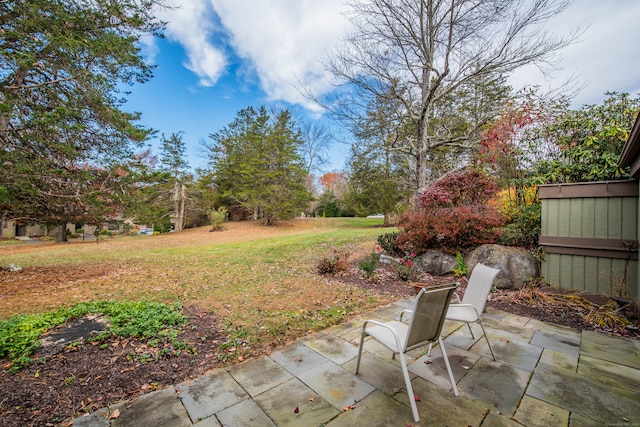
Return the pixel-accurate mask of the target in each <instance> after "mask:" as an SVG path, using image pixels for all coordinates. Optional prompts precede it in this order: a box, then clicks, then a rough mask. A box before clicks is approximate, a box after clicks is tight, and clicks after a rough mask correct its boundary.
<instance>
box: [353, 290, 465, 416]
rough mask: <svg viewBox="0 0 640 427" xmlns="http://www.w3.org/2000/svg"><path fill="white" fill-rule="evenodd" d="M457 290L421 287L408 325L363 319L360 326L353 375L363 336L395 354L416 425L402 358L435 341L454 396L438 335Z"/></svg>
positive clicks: (416, 409)
mask: <svg viewBox="0 0 640 427" xmlns="http://www.w3.org/2000/svg"><path fill="white" fill-rule="evenodd" d="M457 287H458V284H457V283H454V284H450V285H444V286H439V287H435V288H423V289H422V290H421V291H420V293H419V294H418V295H417V296H416V298H415V300H414V303H413V307H412V310H411V312H412V317H411V319H410V320H409V323H403V322H400V321H395V320H394V321H391V322H379V321H376V320H367V321H365V322H364V324H363V325H362V332H361V334H360V347H359V349H358V360H357V362H356V369H355V373H356V374H358V372H359V370H360V359H361V357H362V348H363V346H364V339H365V337H366V336H367V335H368V336H370V337H371V338H373V339H375V340H376V341H378V342H380V343H381V344H382V345H384V346H385V347H387V348H388V349H389V350H391V352H392V353H393V354H392V357H393V358H395V355H396V354H399V355H400V366H401V368H402V375H403V377H404V382H405V384H406V387H407V394H408V395H409V404H410V405H411V411H412V413H413V419H414V421H415V422H418V421H419V420H420V417H419V416H418V408H417V407H416V402H415V397H414V394H413V388H412V387H411V379H410V378H409V371H408V370H407V362H406V360H405V356H404V354H405V353H406V352H407V351H408V350H411V349H413V348H416V347H419V346H422V345H426V344H431V343H433V342H436V341H437V342H438V343H439V344H440V348H441V349H442V357H443V359H444V363H445V365H446V367H447V371H448V373H449V379H450V380H451V387H452V388H453V394H454V395H456V396H457V395H458V388H457V387H456V381H455V379H454V377H453V372H452V371H451V365H450V364H449V359H448V357H447V352H446V350H445V348H444V344H443V342H442V337H441V336H440V333H441V331H442V325H443V324H444V320H445V314H446V313H447V308H448V307H449V302H450V300H451V296H452V294H453V292H454V291H455V289H456V288H457Z"/></svg>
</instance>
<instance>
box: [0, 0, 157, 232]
mask: <svg viewBox="0 0 640 427" xmlns="http://www.w3.org/2000/svg"><path fill="white" fill-rule="evenodd" d="M157 3H158V2H157V1H156V0H95V1H92V0H9V1H2V2H0V32H1V33H0V164H2V165H3V166H2V169H1V170H0V188H2V190H3V194H4V196H3V199H2V200H0V203H2V202H4V203H3V205H2V208H3V209H4V210H5V211H7V210H9V211H10V214H11V215H12V216H13V217H23V218H28V219H30V220H33V219H35V218H43V217H47V216H49V217H50V218H55V219H56V221H58V222H59V223H64V222H66V221H68V220H72V218H73V216H74V215H75V213H74V214H69V213H68V212H65V209H63V208H64V207H65V206H69V205H73V204H75V205H76V207H77V209H75V211H76V212H82V211H84V210H86V208H87V206H88V205H89V204H91V203H93V202H95V200H97V197H96V195H97V194H100V193H101V192H102V193H104V191H109V192H113V191H114V190H115V189H117V187H118V186H117V185H116V186H110V187H109V188H104V187H103V186H101V185H97V182H96V178H95V177H96V175H106V176H107V178H108V177H113V176H114V172H113V171H114V170H117V171H118V173H123V172H124V171H125V169H126V168H124V167H120V168H116V169H114V167H115V166H114V165H115V164H117V163H123V164H125V163H126V162H127V159H128V158H130V156H131V151H132V149H133V147H134V146H135V144H136V143H140V142H142V141H144V140H145V139H146V138H147V136H148V134H149V130H148V129H145V128H143V127H141V126H140V125H138V124H136V122H137V120H138V119H139V115H138V114H131V113H127V112H124V111H122V110H121V107H122V105H123V103H124V99H123V98H122V95H123V94H122V93H121V88H122V87H123V86H124V85H127V84H133V83H135V82H144V81H146V80H148V79H149V78H150V77H151V67H150V66H149V65H148V64H146V63H145V62H144V60H143V58H142V56H141V54H140V47H139V46H138V41H139V39H140V37H141V36H142V35H144V34H158V33H159V32H160V31H161V30H162V25H163V24H162V23H161V22H159V21H157V20H156V19H155V18H154V15H153V12H154V7H156V6H157ZM116 175H117V174H116ZM101 182H102V183H107V182H110V180H109V179H102V180H101Z"/></svg>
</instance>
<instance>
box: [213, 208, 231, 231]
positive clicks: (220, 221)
mask: <svg viewBox="0 0 640 427" xmlns="http://www.w3.org/2000/svg"><path fill="white" fill-rule="evenodd" d="M227 213H228V211H227V208H225V207H224V206H220V207H219V208H218V209H217V210H215V209H214V210H212V211H211V212H209V222H210V223H211V229H210V230H209V231H220V230H222V229H223V226H224V223H225V222H226V221H227Z"/></svg>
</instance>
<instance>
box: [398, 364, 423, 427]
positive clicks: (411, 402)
mask: <svg viewBox="0 0 640 427" xmlns="http://www.w3.org/2000/svg"><path fill="white" fill-rule="evenodd" d="M399 354H400V366H401V367H402V376H403V377H404V384H405V385H406V387H407V394H408V395H409V405H410V406H411V412H412V413H413V421H415V422H416V423H417V422H420V416H419V415H418V407H417V405H416V398H415V396H414V394H413V387H412V386H411V378H410V377H409V370H408V369H407V362H406V361H405V359H404V353H399Z"/></svg>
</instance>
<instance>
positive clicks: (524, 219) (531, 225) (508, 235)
mask: <svg viewBox="0 0 640 427" xmlns="http://www.w3.org/2000/svg"><path fill="white" fill-rule="evenodd" d="M540 215H541V205H540V203H537V204H530V205H525V206H519V207H517V208H515V209H514V210H513V211H512V212H511V218H510V221H509V223H508V224H507V225H505V226H504V228H503V229H502V239H501V242H502V244H503V245H507V246H522V247H525V248H528V249H535V248H536V247H537V246H538V237H539V236H540V228H541V222H542V220H541V216H540Z"/></svg>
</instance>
